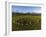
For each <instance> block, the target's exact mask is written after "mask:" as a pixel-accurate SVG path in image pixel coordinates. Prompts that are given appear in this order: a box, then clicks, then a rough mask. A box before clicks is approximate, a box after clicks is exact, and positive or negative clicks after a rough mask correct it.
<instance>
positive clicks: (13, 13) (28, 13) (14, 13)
mask: <svg viewBox="0 0 46 37" xmlns="http://www.w3.org/2000/svg"><path fill="white" fill-rule="evenodd" d="M12 15H41V13H35V12H31V13H30V12H27V13H23V12H21V13H19V12H12Z"/></svg>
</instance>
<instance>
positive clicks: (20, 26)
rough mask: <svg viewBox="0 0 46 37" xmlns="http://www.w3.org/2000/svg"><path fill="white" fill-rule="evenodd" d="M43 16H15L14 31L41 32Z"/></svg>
mask: <svg viewBox="0 0 46 37" xmlns="http://www.w3.org/2000/svg"><path fill="white" fill-rule="evenodd" d="M40 29H41V14H13V13H12V31H19V30H40Z"/></svg>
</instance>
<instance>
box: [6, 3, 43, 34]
mask: <svg viewBox="0 0 46 37" xmlns="http://www.w3.org/2000/svg"><path fill="white" fill-rule="evenodd" d="M6 4H7V8H6V12H7V13H6V24H7V25H6V34H8V33H9V32H11V33H14V32H16V31H31V30H33V31H35V30H41V29H42V27H41V16H42V12H43V4H39V3H38V4H36V3H16V2H8V3H7V2H6Z"/></svg>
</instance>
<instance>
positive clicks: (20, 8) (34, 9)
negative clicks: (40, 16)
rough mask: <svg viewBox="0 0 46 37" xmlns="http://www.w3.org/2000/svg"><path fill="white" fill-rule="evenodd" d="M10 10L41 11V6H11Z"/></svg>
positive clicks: (23, 11)
mask: <svg viewBox="0 0 46 37" xmlns="http://www.w3.org/2000/svg"><path fill="white" fill-rule="evenodd" d="M12 12H22V13H26V12H30V13H31V12H36V13H41V7H39V6H12Z"/></svg>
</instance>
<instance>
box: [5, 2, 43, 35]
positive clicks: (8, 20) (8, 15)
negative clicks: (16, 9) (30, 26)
mask: <svg viewBox="0 0 46 37" xmlns="http://www.w3.org/2000/svg"><path fill="white" fill-rule="evenodd" d="M15 3H16V4H33V5H37V6H38V5H39V6H42V7H43V8H44V6H43V5H44V4H40V3H37V4H36V3H19V2H15ZM6 4H7V7H6V12H7V13H5V15H6V18H5V20H6V21H5V22H6V23H5V24H7V25H5V35H8V34H10V33H13V32H12V31H11V21H12V18H11V16H12V15H11V5H15V4H14V2H6ZM43 8H42V13H41V14H43V12H44V10H43ZM41 17H42V16H41ZM41 20H42V19H41ZM41 24H42V21H41ZM42 27H43V26H42ZM42 30H43V28H42ZM33 31H41V30H33ZM31 32H32V31H31ZM14 33H15V32H14ZM14 33H13V34H14Z"/></svg>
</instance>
